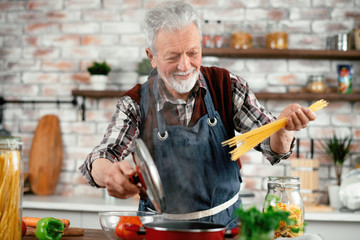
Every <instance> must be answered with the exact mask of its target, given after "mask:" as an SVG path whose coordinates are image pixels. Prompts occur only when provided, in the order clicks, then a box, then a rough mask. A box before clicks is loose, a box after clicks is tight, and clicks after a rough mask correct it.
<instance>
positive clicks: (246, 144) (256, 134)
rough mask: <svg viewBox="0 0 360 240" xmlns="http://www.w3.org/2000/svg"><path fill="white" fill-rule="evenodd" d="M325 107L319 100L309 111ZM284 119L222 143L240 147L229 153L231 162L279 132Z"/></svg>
mask: <svg viewBox="0 0 360 240" xmlns="http://www.w3.org/2000/svg"><path fill="white" fill-rule="evenodd" d="M327 105H328V103H327V102H326V101H325V100H319V101H316V102H315V103H313V104H312V105H311V106H310V107H309V109H310V110H312V111H314V112H315V111H318V110H320V109H322V108H324V107H326V106H327ZM286 119H287V118H282V119H279V120H276V121H274V122H272V123H269V124H266V125H264V126H262V127H259V128H257V129H254V130H251V131H249V132H247V133H244V134H241V135H239V136H235V137H233V138H231V139H229V140H226V141H224V142H222V144H223V145H229V146H230V147H234V146H237V145H238V144H241V145H240V146H238V147H236V148H235V149H233V150H232V151H230V154H231V160H233V161H236V160H237V159H238V158H239V157H240V156H242V155H243V154H244V153H246V152H247V151H249V150H250V149H252V148H253V147H255V146H256V145H258V144H259V143H261V142H262V141H264V140H265V139H266V138H268V137H270V136H271V135H272V134H274V133H275V132H277V131H279V130H280V129H281V128H283V127H285V126H286Z"/></svg>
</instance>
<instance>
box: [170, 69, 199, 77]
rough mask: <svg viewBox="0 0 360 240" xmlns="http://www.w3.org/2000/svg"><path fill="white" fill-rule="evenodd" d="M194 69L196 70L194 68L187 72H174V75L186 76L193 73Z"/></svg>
mask: <svg viewBox="0 0 360 240" xmlns="http://www.w3.org/2000/svg"><path fill="white" fill-rule="evenodd" d="M194 71H195V68H192V69H190V70H189V71H187V72H174V73H173V75H174V76H186V75H188V74H190V73H192V72H194Z"/></svg>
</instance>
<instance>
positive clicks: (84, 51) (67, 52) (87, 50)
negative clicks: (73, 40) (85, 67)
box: [61, 46, 100, 59]
mask: <svg viewBox="0 0 360 240" xmlns="http://www.w3.org/2000/svg"><path fill="white" fill-rule="evenodd" d="M99 52H100V49H98V48H93V47H87V46H86V47H67V48H63V49H62V54H61V56H62V57H64V58H67V59H89V58H90V59H91V58H92V59H97V58H99V56H100V53H99Z"/></svg>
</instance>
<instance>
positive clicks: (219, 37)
mask: <svg viewBox="0 0 360 240" xmlns="http://www.w3.org/2000/svg"><path fill="white" fill-rule="evenodd" d="M223 33H224V27H223V24H222V22H221V21H220V20H217V21H216V31H215V34H214V38H213V41H214V46H215V47H216V48H221V47H223V45H224V36H223Z"/></svg>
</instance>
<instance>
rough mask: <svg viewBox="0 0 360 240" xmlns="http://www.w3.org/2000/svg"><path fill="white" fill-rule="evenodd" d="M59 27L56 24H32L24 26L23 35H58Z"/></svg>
mask: <svg viewBox="0 0 360 240" xmlns="http://www.w3.org/2000/svg"><path fill="white" fill-rule="evenodd" d="M60 30H61V26H60V24H58V23H32V24H26V25H25V33H27V34H48V33H58V32H60Z"/></svg>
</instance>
